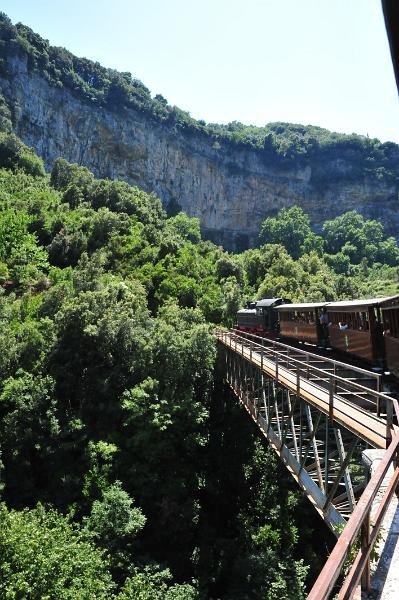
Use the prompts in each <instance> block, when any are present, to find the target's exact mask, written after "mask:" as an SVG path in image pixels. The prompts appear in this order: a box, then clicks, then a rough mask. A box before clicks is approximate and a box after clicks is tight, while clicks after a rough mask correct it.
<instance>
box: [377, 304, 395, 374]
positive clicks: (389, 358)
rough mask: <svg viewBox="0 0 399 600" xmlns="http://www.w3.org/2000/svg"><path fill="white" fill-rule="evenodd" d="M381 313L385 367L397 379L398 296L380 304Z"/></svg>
mask: <svg viewBox="0 0 399 600" xmlns="http://www.w3.org/2000/svg"><path fill="white" fill-rule="evenodd" d="M381 313H382V329H383V338H384V345H385V360H386V366H387V368H388V369H389V370H390V371H391V373H393V374H394V375H395V376H396V377H399V296H393V297H392V298H388V299H387V300H385V302H382V303H381Z"/></svg>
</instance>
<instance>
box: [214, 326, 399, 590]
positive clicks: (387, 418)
mask: <svg viewBox="0 0 399 600" xmlns="http://www.w3.org/2000/svg"><path fill="white" fill-rule="evenodd" d="M216 335H217V339H218V342H219V345H220V347H221V350H222V352H223V354H224V364H225V381H226V383H227V385H228V386H229V387H230V388H231V390H232V392H233V393H234V394H235V395H236V396H237V397H238V399H239V400H240V402H241V403H242V404H243V405H244V407H245V408H246V410H247V412H248V414H249V415H250V417H251V418H252V419H253V420H254V421H255V423H256V424H257V426H258V427H259V429H260V431H261V432H262V434H263V435H264V436H265V437H266V438H267V440H268V442H269V444H270V446H271V448H273V449H274V450H275V452H276V453H277V454H278V456H279V457H280V459H281V460H282V461H283V463H284V464H285V466H286V467H287V469H288V470H289V472H290V473H291V475H292V477H293V478H294V479H295V480H296V481H297V483H298V484H299V486H300V487H301V488H302V490H303V491H304V492H305V494H306V495H307V497H308V498H309V500H310V501H311V502H312V504H313V506H314V508H315V510H316V511H317V512H318V513H319V515H320V516H321V518H322V519H323V520H324V521H325V523H326V524H327V525H328V527H329V528H330V529H331V530H332V531H333V532H334V533H335V535H336V536H337V538H338V539H337V543H336V545H335V547H334V549H333V551H332V553H331V555H330V557H329V558H328V560H327V562H326V564H325V565H324V567H323V569H322V571H321V573H320V575H319V577H318V579H317V581H316V582H315V584H314V586H313V588H312V590H311V591H310V593H309V596H308V600H324V599H327V598H331V597H333V596H334V597H335V594H338V596H337V597H338V598H339V599H341V600H342V599H344V598H345V599H348V598H352V597H355V596H356V595H358V594H359V589H360V588H361V590H363V591H364V592H368V591H370V589H371V584H372V583H373V581H374V578H375V579H377V572H376V573H372V571H371V569H370V554H371V552H372V550H373V547H374V545H375V543H376V540H378V534H379V532H380V529H381V526H382V525H383V523H384V520H385V528H386V521H387V518H388V515H390V517H391V518H392V512H395V507H396V504H395V502H397V499H396V498H395V490H396V488H397V485H398V482H399V465H398V457H399V427H398V422H399V405H398V401H397V399H395V398H394V397H393V396H390V394H389V393H384V392H382V391H381V375H380V374H378V373H374V372H372V371H368V370H365V369H362V368H358V367H355V366H351V365H348V364H346V363H343V362H339V361H336V360H332V359H331V358H328V357H326V356H320V355H318V354H315V353H312V352H308V351H307V350H304V349H299V348H297V347H292V346H290V345H287V344H283V343H280V342H277V341H273V340H268V339H265V338H263V337H259V336H256V335H253V334H248V333H243V332H242V331H238V330H235V329H232V330H230V331H227V330H217V332H216ZM362 462H363V463H365V462H366V463H367V462H368V463H369V464H373V468H372V469H371V471H372V474H371V476H370V475H368V472H369V470H368V469H366V468H365V467H364V466H362ZM397 513H398V515H399V511H397ZM398 515H397V516H398ZM398 521H399V516H398ZM398 525H399V523H398ZM398 533H399V531H398ZM384 535H385V536H386V535H387V533H384ZM395 541H396V540H395ZM393 546H395V544H393ZM353 548H359V549H358V552H357V554H356V555H355V558H354V560H353V562H352V564H351V566H350V568H349V572H348V573H346V576H345V577H344V576H343V574H342V571H343V567H344V564H345V561H346V560H347V557H348V555H349V553H350V551H351V549H353ZM396 552H399V547H398V548H396ZM352 554H353V552H351V554H350V555H351V556H352ZM392 558H393V557H392V556H391V557H390V558H389V560H388V562H390V564H391V569H390V570H389V572H388V573H385V574H384V577H383V579H385V580H386V581H385V583H386V582H387V581H388V583H389V578H390V577H392V576H393V571H394V570H395V564H396V563H395V561H396V560H398V557H397V556H395V560H392ZM398 566H399V562H398V564H396V569H397V568H398ZM345 568H346V567H345ZM396 577H399V573H397V574H396ZM397 584H398V588H396V589H395V593H396V591H397V589H399V580H398V581H397ZM391 585H394V583H391ZM359 586H360V588H359ZM394 597H397V596H394V595H392V598H394Z"/></svg>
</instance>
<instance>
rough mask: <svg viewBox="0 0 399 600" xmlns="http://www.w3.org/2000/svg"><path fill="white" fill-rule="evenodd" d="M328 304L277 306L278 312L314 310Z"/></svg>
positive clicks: (311, 303) (309, 303) (313, 303)
mask: <svg viewBox="0 0 399 600" xmlns="http://www.w3.org/2000/svg"><path fill="white" fill-rule="evenodd" d="M327 304H328V303H327V302H302V303H300V304H281V305H280V306H276V310H312V309H314V308H322V307H323V306H326V305H327Z"/></svg>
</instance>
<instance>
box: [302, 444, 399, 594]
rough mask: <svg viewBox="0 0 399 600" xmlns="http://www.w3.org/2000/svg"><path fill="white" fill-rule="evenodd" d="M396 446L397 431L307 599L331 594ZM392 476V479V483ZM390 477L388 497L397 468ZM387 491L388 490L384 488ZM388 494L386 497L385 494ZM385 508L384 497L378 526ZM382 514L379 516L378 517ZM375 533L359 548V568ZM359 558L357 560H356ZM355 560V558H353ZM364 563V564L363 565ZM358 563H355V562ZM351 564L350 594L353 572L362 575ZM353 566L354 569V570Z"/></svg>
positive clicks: (367, 516)
mask: <svg viewBox="0 0 399 600" xmlns="http://www.w3.org/2000/svg"><path fill="white" fill-rule="evenodd" d="M398 449H399V434H396V435H395V436H394V438H393V439H392V441H391V444H390V445H389V447H388V449H387V450H386V451H385V453H384V456H383V457H382V460H381V462H380V464H379V465H378V468H377V469H376V471H375V472H374V474H373V475H372V477H371V479H370V481H369V483H368V484H367V486H366V488H365V490H364V492H363V494H362V495H361V496H360V498H359V500H358V502H357V505H356V507H355V509H354V511H353V513H352V515H351V517H350V518H349V521H348V523H347V525H346V527H345V529H344V530H343V532H342V533H341V535H340V537H339V538H338V541H337V543H336V544H335V546H334V549H333V551H332V552H331V554H330V556H329V558H328V560H327V562H326V563H325V565H324V567H323V569H322V570H321V572H320V575H319V576H318V578H317V580H316V582H315V584H314V585H313V587H312V589H311V591H310V593H309V595H308V600H327V599H328V598H329V596H330V594H331V593H332V591H333V589H334V586H335V584H336V582H337V580H338V577H339V575H340V573H341V570H342V567H343V565H344V562H345V559H346V557H347V555H348V552H349V550H350V549H351V547H352V545H353V544H354V542H355V540H356V538H357V536H358V534H359V531H360V528H361V527H362V525H363V523H364V521H365V520H367V519H368V518H369V514H370V509H371V505H372V503H373V501H374V499H375V497H376V495H377V493H378V490H379V489H380V487H381V484H382V481H383V479H384V477H385V475H386V473H387V471H388V468H389V466H390V465H391V463H392V461H394V460H395V459H396V456H397V453H398ZM392 479H393V480H394V481H393V483H392ZM392 479H391V483H392V485H391V486H390V488H388V489H390V491H389V494H390V496H391V495H392V494H393V491H394V490H395V487H396V485H397V469H396V470H395V474H394V477H393V478H392ZM387 491H388V490H387ZM387 497H388V496H387ZM386 507H387V500H385V502H384V505H383V507H382V508H381V511H380V518H379V520H378V525H379V526H380V525H381V522H382V516H383V513H384V512H385V510H386ZM381 515H382V516H381ZM376 535H377V530H376V533H375V535H372V536H370V539H369V542H368V544H367V548H366V549H365V550H361V554H362V555H363V559H362V560H363V562H362V565H361V567H362V569H361V570H363V568H364V567H365V562H366V559H365V558H364V555H365V554H366V553H368V556H369V555H370V552H371V550H372V546H373V544H374V542H375V539H376ZM359 560H360V559H359ZM355 562H356V561H355ZM363 563H364V564H363ZM356 565H357V563H356ZM356 565H354V569H353V573H352V570H351V572H350V574H349V575H350V576H351V581H350V582H349V583H348V584H347V588H348V589H349V590H350V593H351V594H352V595H353V593H354V591H355V590H354V586H353V581H352V578H353V577H354V575H356V578H357V577H359V578H360V576H361V572H360V574H359V567H357V566H356ZM355 569H356V571H355ZM350 597H351V596H345V598H350Z"/></svg>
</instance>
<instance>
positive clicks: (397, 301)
mask: <svg viewBox="0 0 399 600" xmlns="http://www.w3.org/2000/svg"><path fill="white" fill-rule="evenodd" d="M397 306H398V307H399V294H398V295H396V296H391V297H390V298H388V299H387V300H385V302H383V303H381V308H396V307H397Z"/></svg>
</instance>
